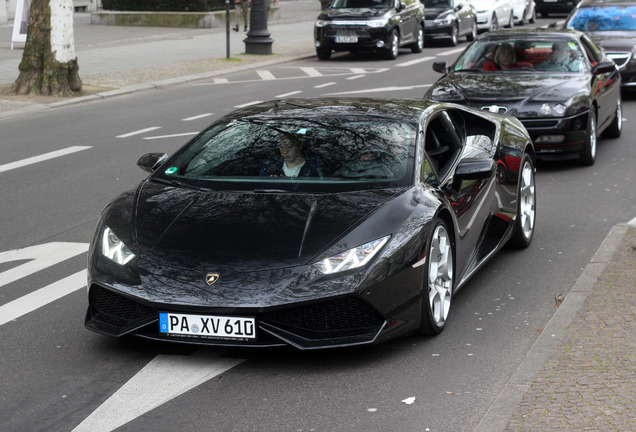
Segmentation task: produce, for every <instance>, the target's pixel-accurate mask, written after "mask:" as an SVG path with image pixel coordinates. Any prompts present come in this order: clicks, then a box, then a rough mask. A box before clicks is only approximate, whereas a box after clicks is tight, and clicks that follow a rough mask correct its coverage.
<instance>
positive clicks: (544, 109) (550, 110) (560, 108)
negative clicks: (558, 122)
mask: <svg viewBox="0 0 636 432" xmlns="http://www.w3.org/2000/svg"><path fill="white" fill-rule="evenodd" d="M540 111H541V114H543V115H549V114H556V115H559V116H562V115H563V114H565V105H563V104H556V105H554V106H551V105H549V104H547V103H544V104H543V105H541V108H540Z"/></svg>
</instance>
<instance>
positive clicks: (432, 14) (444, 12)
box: [424, 8, 452, 20]
mask: <svg viewBox="0 0 636 432" xmlns="http://www.w3.org/2000/svg"><path fill="white" fill-rule="evenodd" d="M451 12H452V9H449V8H426V11H425V12H424V17H425V18H426V19H427V20H434V19H442V18H446V17H447V16H448V15H450V14H451Z"/></svg>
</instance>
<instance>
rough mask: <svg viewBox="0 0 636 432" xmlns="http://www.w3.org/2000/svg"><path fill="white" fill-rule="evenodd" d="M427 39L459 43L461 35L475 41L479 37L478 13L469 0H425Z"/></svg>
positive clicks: (425, 30) (452, 43) (425, 32)
mask: <svg viewBox="0 0 636 432" xmlns="http://www.w3.org/2000/svg"><path fill="white" fill-rule="evenodd" d="M423 3H424V6H425V9H426V10H425V12H424V16H425V17H426V20H425V23H426V24H425V26H424V37H425V39H431V40H434V39H442V40H447V41H448V43H449V44H450V45H451V46H455V45H457V42H458V40H459V38H460V37H463V36H466V40H468V41H473V40H474V39H475V38H476V37H477V13H476V11H475V8H474V7H473V6H472V5H471V4H470V3H468V1H467V0H423Z"/></svg>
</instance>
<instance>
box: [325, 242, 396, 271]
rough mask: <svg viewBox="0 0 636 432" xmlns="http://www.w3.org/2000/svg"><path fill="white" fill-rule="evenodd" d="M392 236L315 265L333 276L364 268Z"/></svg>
mask: <svg viewBox="0 0 636 432" xmlns="http://www.w3.org/2000/svg"><path fill="white" fill-rule="evenodd" d="M389 238H391V236H386V237H382V238H379V239H377V240H373V241H370V242H369V243H365V244H363V245H361V246H358V247H355V248H353V249H349V250H348V251H346V252H342V253H339V254H336V255H334V256H332V257H329V258H326V259H324V260H322V261H319V262H317V263H315V264H314V265H315V266H316V268H318V270H320V271H321V272H322V273H324V274H331V273H336V272H341V271H345V270H351V269H355V268H358V267H362V266H363V265H365V264H366V263H368V262H369V261H371V258H373V257H374V256H375V255H376V254H377V253H378V252H379V251H380V249H382V246H384V245H385V244H386V242H387V241H389Z"/></svg>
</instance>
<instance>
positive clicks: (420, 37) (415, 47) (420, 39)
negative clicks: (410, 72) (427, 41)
mask: <svg viewBox="0 0 636 432" xmlns="http://www.w3.org/2000/svg"><path fill="white" fill-rule="evenodd" d="M416 36H417V40H416V41H415V42H414V43H412V44H411V52H414V53H421V52H422V50H423V49H424V29H423V28H422V26H417V35H416Z"/></svg>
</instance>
